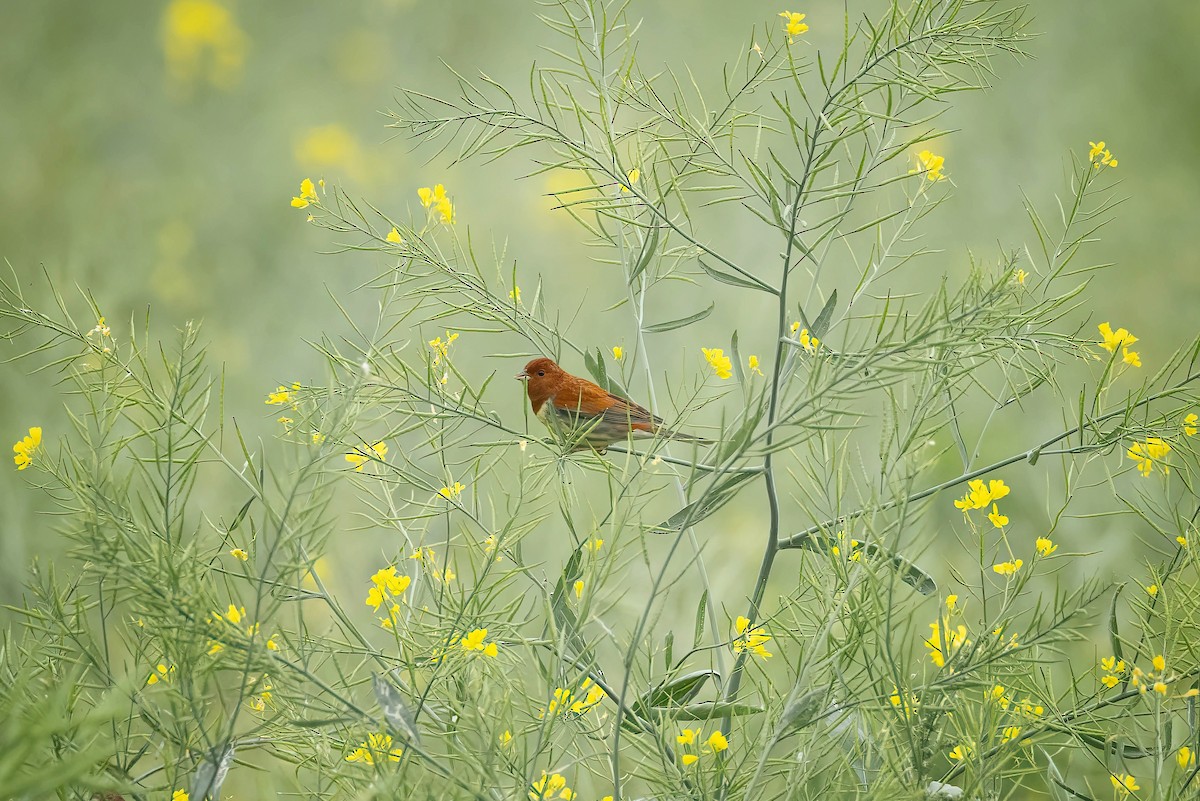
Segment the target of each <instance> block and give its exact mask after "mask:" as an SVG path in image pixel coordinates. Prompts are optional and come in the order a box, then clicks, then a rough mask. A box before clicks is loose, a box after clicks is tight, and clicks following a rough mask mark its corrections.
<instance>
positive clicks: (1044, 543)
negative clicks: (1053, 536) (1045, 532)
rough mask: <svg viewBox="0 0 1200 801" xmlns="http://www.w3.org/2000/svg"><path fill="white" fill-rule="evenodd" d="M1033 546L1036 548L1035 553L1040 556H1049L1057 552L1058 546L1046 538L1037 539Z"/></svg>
mask: <svg viewBox="0 0 1200 801" xmlns="http://www.w3.org/2000/svg"><path fill="white" fill-rule="evenodd" d="M1033 546H1034V547H1035V548H1037V552H1038V553H1040V554H1041V555H1042V556H1049V555H1050V554H1052V553H1054V552H1055V551H1057V550H1058V546H1057V545H1055V544H1054V542H1053V541H1052V540H1050V539H1049V538H1047V537H1038V538H1037V540H1036V541H1035V542H1034V543H1033Z"/></svg>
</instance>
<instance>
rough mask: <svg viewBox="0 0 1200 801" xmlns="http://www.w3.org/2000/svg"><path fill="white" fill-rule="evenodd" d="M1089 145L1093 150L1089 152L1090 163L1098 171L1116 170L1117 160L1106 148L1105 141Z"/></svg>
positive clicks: (1089, 143)
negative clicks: (1105, 169)
mask: <svg viewBox="0 0 1200 801" xmlns="http://www.w3.org/2000/svg"><path fill="white" fill-rule="evenodd" d="M1088 145H1089V146H1090V147H1091V149H1090V150H1088V161H1090V162H1091V163H1092V166H1093V167H1095V168H1096V169H1097V170H1098V169H1100V168H1101V167H1114V168H1115V167H1116V166H1117V160H1116V159H1115V158H1113V154H1112V152H1111V151H1110V150H1109V149H1108V148H1107V147H1105V146H1104V142H1103V141H1100V142H1088Z"/></svg>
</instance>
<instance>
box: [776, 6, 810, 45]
mask: <svg viewBox="0 0 1200 801" xmlns="http://www.w3.org/2000/svg"><path fill="white" fill-rule="evenodd" d="M779 16H781V17H783V32H784V33H786V34H787V37H788V44H792V43H793V42H794V41H795V37H797V36H800V35H802V34H804V33H806V32H807V31H808V26H807V25H805V24H804V18H805V17H807V16H808V15H807V14H798V13H796V12H794V11H780V12H779Z"/></svg>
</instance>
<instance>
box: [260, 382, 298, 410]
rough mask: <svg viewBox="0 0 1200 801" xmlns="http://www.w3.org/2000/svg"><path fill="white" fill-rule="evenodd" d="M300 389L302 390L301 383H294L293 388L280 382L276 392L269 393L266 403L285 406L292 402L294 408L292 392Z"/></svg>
mask: <svg viewBox="0 0 1200 801" xmlns="http://www.w3.org/2000/svg"><path fill="white" fill-rule="evenodd" d="M299 391H300V385H299V384H296V383H294V384H292V386H291V389H289V388H288V387H285V386H283V385H282V384H280V385H279V387H278V388H276V390H275V391H274V392H268V393H267V400H266V404H267V405H268V406H284V405H287V404H291V405H292V406H293V408H294V407H295V402H294V400H293V399H292V393H293V392H299Z"/></svg>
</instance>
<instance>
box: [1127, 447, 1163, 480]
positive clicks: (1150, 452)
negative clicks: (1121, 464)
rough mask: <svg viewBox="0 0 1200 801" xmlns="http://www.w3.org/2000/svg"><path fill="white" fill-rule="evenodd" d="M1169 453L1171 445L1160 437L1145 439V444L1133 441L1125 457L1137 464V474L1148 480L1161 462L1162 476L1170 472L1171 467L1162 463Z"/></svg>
mask: <svg viewBox="0 0 1200 801" xmlns="http://www.w3.org/2000/svg"><path fill="white" fill-rule="evenodd" d="M1170 452H1171V443H1169V442H1167V441H1166V440H1164V439H1162V438H1160V437H1147V438H1146V441H1145V442H1136V441H1135V442H1134V443H1133V444H1132V445H1130V446H1129V450H1127V451H1125V455H1126V456H1128V457H1129V458H1130V459H1133V460H1134V461H1135V462H1137V469H1138V472H1139V473H1141V474H1142V475H1143V476H1145V477H1147V478H1148V477H1149V476H1150V474H1151V473H1153V472H1154V465H1155V464H1156V463H1158V462H1162V464H1161V465H1160V467H1162V471H1163V475H1166V474H1168V473H1170V472H1171V466H1170V465H1168V464H1166V463H1165V462H1164V460H1165V459H1166V458H1167V454H1168V453H1170Z"/></svg>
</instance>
